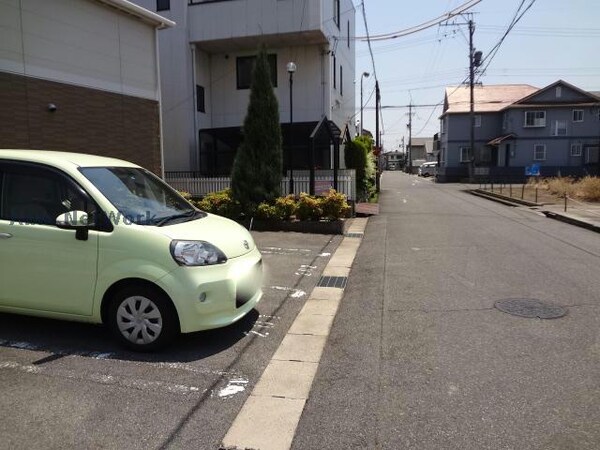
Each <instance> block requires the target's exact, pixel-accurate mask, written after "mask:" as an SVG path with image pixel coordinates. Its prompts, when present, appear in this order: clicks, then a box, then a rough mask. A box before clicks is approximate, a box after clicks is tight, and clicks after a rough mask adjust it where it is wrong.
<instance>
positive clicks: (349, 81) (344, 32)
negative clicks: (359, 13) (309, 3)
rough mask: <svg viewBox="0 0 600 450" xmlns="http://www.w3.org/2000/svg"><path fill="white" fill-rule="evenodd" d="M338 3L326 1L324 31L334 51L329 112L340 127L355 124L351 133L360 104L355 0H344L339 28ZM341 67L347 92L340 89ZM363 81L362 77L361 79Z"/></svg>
mask: <svg viewBox="0 0 600 450" xmlns="http://www.w3.org/2000/svg"><path fill="white" fill-rule="evenodd" d="M333 5H334V2H333V0H323V2H322V5H321V7H322V9H323V11H322V17H323V30H324V33H325V35H326V36H327V38H328V40H329V43H330V44H329V45H330V49H331V51H332V54H331V55H330V58H329V64H330V67H329V70H330V75H329V83H330V86H329V87H330V90H331V104H330V110H331V112H330V113H329V114H328V115H329V116H330V118H331V120H333V121H334V122H335V123H336V124H337V126H338V127H340V129H342V130H343V128H344V127H345V125H346V123H348V124H349V125H350V126H351V129H350V133H351V134H354V125H355V123H356V117H355V114H356V111H355V109H356V105H355V101H356V99H355V96H356V94H355V90H356V89H355V82H356V69H355V48H356V42H355V40H354V37H355V34H356V32H355V29H356V19H355V16H356V11H355V9H354V5H353V4H352V1H351V0H341V2H340V23H339V27H338V25H337V24H336V23H335V22H334V20H333V16H334V10H333ZM348 22H350V30H349V35H350V36H349V37H350V39H349V44H350V45H348ZM334 54H335V62H336V65H337V67H336V70H335V73H336V78H337V80H336V88H333V84H332V79H333V67H332V65H333V55H334ZM340 66H341V67H342V68H343V93H342V92H341V89H340ZM359 81H360V80H359Z"/></svg>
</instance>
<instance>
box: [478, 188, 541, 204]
mask: <svg viewBox="0 0 600 450" xmlns="http://www.w3.org/2000/svg"><path fill="white" fill-rule="evenodd" d="M468 192H469V194H471V195H474V196H476V197H481V198H485V199H486V200H491V201H493V202H497V203H502V204H503V205H506V206H512V207H514V208H516V207H517V206H539V205H538V204H537V203H534V204H533V205H523V204H520V203H517V202H513V201H510V200H508V197H504V196H502V197H501V196H500V195H490V194H489V193H488V192H483V191H480V190H479V189H475V190H470V191H468Z"/></svg>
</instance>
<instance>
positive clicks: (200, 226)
mask: <svg viewBox="0 0 600 450" xmlns="http://www.w3.org/2000/svg"><path fill="white" fill-rule="evenodd" d="M155 229H156V231H157V232H159V233H160V234H163V235H164V236H167V237H169V238H171V239H176V240H181V241H206V242H209V243H211V244H213V245H216V246H217V247H218V248H219V249H220V250H221V251H222V252H223V253H225V256H227V258H228V259H229V258H237V257H238V256H242V255H245V254H246V253H249V252H251V251H252V250H254V247H255V244H254V239H252V236H251V235H250V233H249V232H248V230H246V229H245V228H244V227H242V226H241V225H239V224H238V223H237V222H234V221H233V220H229V219H226V218H225V217H221V216H215V215H214V214H207V215H206V217H203V218H200V219H196V220H191V221H189V222H183V223H176V224H172V225H165V226H163V227H155Z"/></svg>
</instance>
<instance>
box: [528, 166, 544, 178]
mask: <svg viewBox="0 0 600 450" xmlns="http://www.w3.org/2000/svg"><path fill="white" fill-rule="evenodd" d="M525 176H526V177H539V176H540V165H539V164H532V165H530V166H525Z"/></svg>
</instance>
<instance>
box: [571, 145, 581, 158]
mask: <svg viewBox="0 0 600 450" xmlns="http://www.w3.org/2000/svg"><path fill="white" fill-rule="evenodd" d="M581 153H582V152H581V144H579V143H577V144H571V156H581Z"/></svg>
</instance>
